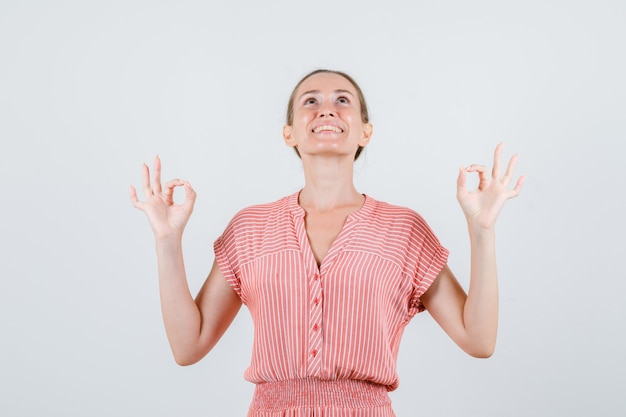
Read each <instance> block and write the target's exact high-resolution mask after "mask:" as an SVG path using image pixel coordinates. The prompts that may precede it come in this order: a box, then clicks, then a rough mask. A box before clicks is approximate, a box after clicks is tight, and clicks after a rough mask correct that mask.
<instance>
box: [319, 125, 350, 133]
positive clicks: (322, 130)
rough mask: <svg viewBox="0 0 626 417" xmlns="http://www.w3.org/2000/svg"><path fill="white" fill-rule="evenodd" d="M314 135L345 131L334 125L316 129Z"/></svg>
mask: <svg viewBox="0 0 626 417" xmlns="http://www.w3.org/2000/svg"><path fill="white" fill-rule="evenodd" d="M313 133H343V129H341V128H339V127H337V126H333V125H322V126H318V127H316V128H314V129H313Z"/></svg>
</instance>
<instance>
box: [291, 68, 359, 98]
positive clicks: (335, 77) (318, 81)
mask: <svg viewBox="0 0 626 417" xmlns="http://www.w3.org/2000/svg"><path fill="white" fill-rule="evenodd" d="M336 90H345V91H349V92H350V93H352V94H353V95H354V96H355V97H356V96H357V92H356V88H354V86H353V85H352V83H351V82H350V81H348V80H347V79H346V78H344V77H342V76H341V75H339V74H334V73H331V72H322V73H319V74H315V75H312V76H310V77H309V78H307V79H306V80H304V81H303V82H302V84H300V86H299V87H298V91H297V93H296V95H297V96H300V95H301V94H304V93H306V92H307V91H321V92H330V91H336Z"/></svg>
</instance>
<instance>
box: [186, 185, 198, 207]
mask: <svg viewBox="0 0 626 417" xmlns="http://www.w3.org/2000/svg"><path fill="white" fill-rule="evenodd" d="M183 183H184V189H185V201H184V202H183V205H184V206H186V207H188V208H189V209H193V205H194V203H195V201H196V192H195V191H194V189H193V188H192V187H191V184H189V182H188V181H183Z"/></svg>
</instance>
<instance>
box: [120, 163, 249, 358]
mask: <svg viewBox="0 0 626 417" xmlns="http://www.w3.org/2000/svg"><path fill="white" fill-rule="evenodd" d="M176 187H184V189H185V201H184V202H183V203H182V204H180V205H178V204H175V203H174V201H173V195H174V188H176ZM143 188H144V195H145V198H146V201H139V199H138V198H137V192H136V190H135V188H134V187H132V186H131V189H130V198H131V202H132V203H133V206H135V207H136V208H138V209H139V210H142V211H143V212H144V213H145V214H146V216H147V217H148V221H149V222H150V226H151V227H152V230H153V232H154V236H155V240H156V253H157V263H158V272H159V289H160V294H161V310H162V313H163V322H164V324H165V331H166V333H167V338H168V340H169V343H170V347H171V349H172V353H173V354H174V358H175V360H176V362H177V363H178V364H180V365H190V364H193V363H195V362H197V361H199V360H200V359H202V357H204V356H205V355H206V354H207V353H208V352H209V351H210V350H211V349H212V348H213V346H215V344H216V343H217V341H218V340H219V339H220V338H221V336H222V335H223V334H224V332H225V331H226V329H227V328H228V326H229V325H230V323H231V322H232V321H233V319H234V318H235V316H236V314H237V312H238V311H239V308H240V307H241V301H240V299H239V297H238V296H237V294H236V293H235V291H234V290H233V289H232V288H231V287H230V285H228V283H227V282H226V279H225V278H224V276H223V275H222V273H221V271H220V269H219V267H218V266H217V264H216V263H215V262H214V264H213V268H212V269H211V272H210V273H209V276H208V277H207V279H206V281H205V283H204V285H203V286H202V288H201V289H200V292H199V294H198V296H197V297H196V299H195V300H194V299H193V297H192V296H191V293H190V291H189V286H188V284H187V276H186V273H185V266H184V261H183V251H182V235H183V230H184V228H185V225H186V224H187V221H188V220H189V217H190V216H191V213H192V211H193V205H194V202H195V197H196V194H195V192H194V191H193V189H192V188H191V185H190V184H189V183H188V182H186V181H181V180H172V181H169V182H168V183H166V184H165V189H164V190H163V189H162V188H161V161H160V160H159V158H158V157H157V158H156V159H155V162H154V175H153V177H152V179H150V172H149V170H148V167H147V166H146V165H144V166H143Z"/></svg>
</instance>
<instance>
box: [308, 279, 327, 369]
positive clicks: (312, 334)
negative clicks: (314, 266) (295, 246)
mask: <svg viewBox="0 0 626 417" xmlns="http://www.w3.org/2000/svg"><path fill="white" fill-rule="evenodd" d="M309 284H310V302H309V346H308V352H309V354H308V367H307V374H308V376H318V375H319V372H320V371H321V359H322V355H321V354H320V353H321V349H322V342H323V331H322V324H323V323H322V317H323V316H322V312H323V299H322V297H323V293H322V277H321V275H320V273H319V272H316V273H315V274H313V276H312V277H311V279H310V281H309Z"/></svg>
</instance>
